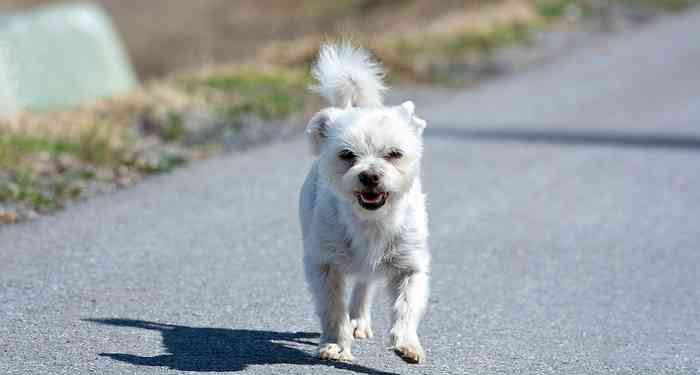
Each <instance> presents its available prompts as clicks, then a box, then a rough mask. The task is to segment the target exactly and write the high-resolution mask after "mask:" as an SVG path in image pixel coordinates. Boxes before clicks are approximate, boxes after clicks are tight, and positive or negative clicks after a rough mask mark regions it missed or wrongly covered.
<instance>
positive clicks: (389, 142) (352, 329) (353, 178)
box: [299, 43, 430, 363]
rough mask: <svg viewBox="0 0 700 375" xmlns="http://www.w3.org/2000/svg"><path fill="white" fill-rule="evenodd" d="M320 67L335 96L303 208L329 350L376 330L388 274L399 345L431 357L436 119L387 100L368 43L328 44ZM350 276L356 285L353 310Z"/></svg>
mask: <svg viewBox="0 0 700 375" xmlns="http://www.w3.org/2000/svg"><path fill="white" fill-rule="evenodd" d="M312 73H313V76H314V78H316V80H317V81H318V85H317V86H314V87H312V89H313V90H314V91H316V92H317V93H319V94H320V95H322V96H323V97H325V98H326V99H327V100H328V101H329V102H330V105H331V107H328V108H325V109H323V110H321V111H320V112H318V113H317V114H316V115H314V116H313V117H312V118H311V120H310V121H309V124H308V126H307V129H306V132H307V135H308V138H309V139H310V142H311V145H312V149H313V152H314V154H315V155H317V156H318V158H317V160H316V161H315V162H314V164H313V166H312V167H311V171H310V172H309V174H308V176H307V178H306V181H305V183H304V186H303V188H302V191H301V198H300V207H299V208H300V219H301V224H302V232H303V237H304V268H305V273H306V279H307V282H308V284H309V287H310V289H311V292H312V294H313V297H314V301H315V304H316V312H317V314H318V315H319V317H320V320H321V326H322V330H323V333H322V335H321V341H320V345H319V348H318V354H319V357H320V358H322V359H332V360H345V361H349V360H352V354H351V351H350V345H351V343H352V341H353V338H355V339H361V338H369V337H371V336H372V329H371V326H370V302H371V298H372V291H373V289H374V286H375V284H376V283H377V282H378V281H380V280H385V281H386V285H387V287H388V290H389V295H390V297H391V298H392V302H393V305H392V328H391V340H392V343H391V344H392V348H393V349H394V351H395V352H396V353H397V354H398V355H399V356H400V357H401V358H403V359H404V360H405V361H407V362H410V363H415V362H420V361H423V360H424V359H425V352H424V350H423V347H422V346H421V343H420V341H419V339H418V335H417V333H416V330H417V328H418V323H419V321H420V319H421V317H422V315H423V311H424V309H425V306H426V302H427V298H428V269H429V263H430V255H429V252H428V246H427V237H428V228H427V214H426V211H425V197H424V195H423V193H422V191H421V182H420V178H419V175H420V162H421V155H422V151H423V140H422V133H423V129H424V128H425V126H426V123H425V121H423V120H422V119H420V118H418V117H417V116H416V115H415V113H414V105H413V103H412V102H410V101H408V102H405V103H403V104H401V105H399V106H396V107H387V106H384V105H383V104H382V92H383V91H384V90H385V89H386V87H385V86H384V84H383V82H382V81H383V75H384V72H383V70H382V69H381V67H380V66H379V65H378V63H376V62H375V61H374V60H372V58H371V57H370V56H369V54H368V53H367V52H366V51H365V50H363V49H360V48H356V47H353V46H352V45H350V44H349V43H344V44H339V45H324V46H322V47H321V51H320V54H319V58H318V62H317V63H316V65H315V66H314V68H313V71H312ZM363 181H364V182H363ZM349 277H353V278H354V280H355V287H354V290H353V292H352V296H351V298H350V306H349V312H348V311H347V309H346V305H345V301H344V300H345V296H344V289H345V284H346V280H347V279H348V278H349Z"/></svg>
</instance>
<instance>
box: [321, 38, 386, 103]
mask: <svg viewBox="0 0 700 375" xmlns="http://www.w3.org/2000/svg"><path fill="white" fill-rule="evenodd" d="M311 74H312V75H313V77H314V78H315V79H316V80H317V81H318V85H316V86H312V87H311V89H312V90H313V91H315V92H316V93H318V94H319V95H321V96H322V97H324V98H326V100H328V102H329V103H330V105H332V106H334V107H341V108H345V107H347V106H350V105H352V106H358V107H378V106H381V105H382V92H383V91H384V90H386V86H384V83H383V82H382V79H383V78H384V71H383V70H382V67H381V66H380V65H379V63H377V62H376V61H374V60H373V59H372V57H371V56H370V55H369V54H368V53H367V51H365V50H364V49H360V48H356V47H354V46H353V45H352V44H350V43H343V44H340V45H332V44H326V45H323V46H321V51H320V52H319V56H318V62H317V63H316V65H315V66H314V68H313V69H312V70H311Z"/></svg>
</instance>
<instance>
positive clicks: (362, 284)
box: [350, 281, 373, 339]
mask: <svg viewBox="0 0 700 375" xmlns="http://www.w3.org/2000/svg"><path fill="white" fill-rule="evenodd" d="M372 289H373V288H372V283H371V282H370V281H358V282H357V283H356V284H355V288H354V289H353V291H352V297H351V298H350V325H351V326H352V330H353V336H354V337H355V338H356V339H369V338H371V337H372V322H371V318H370V305H371V304H372Z"/></svg>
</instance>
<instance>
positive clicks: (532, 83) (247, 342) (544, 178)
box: [0, 12, 700, 374]
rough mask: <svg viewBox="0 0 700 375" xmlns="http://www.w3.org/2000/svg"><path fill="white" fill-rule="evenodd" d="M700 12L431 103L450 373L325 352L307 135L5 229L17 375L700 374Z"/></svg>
mask: <svg viewBox="0 0 700 375" xmlns="http://www.w3.org/2000/svg"><path fill="white" fill-rule="evenodd" d="M697 35H700V13H698V12H695V13H691V14H687V15H685V16H681V17H678V18H673V19H667V20H665V21H663V22H661V23H660V24H657V25H654V26H651V27H649V28H647V29H645V30H642V31H640V32H635V33H629V34H625V35H619V36H617V37H614V38H612V39H610V40H607V41H605V42H601V43H598V44H596V45H592V46H589V47H586V48H583V49H580V50H578V51H576V52H574V53H572V54H570V55H569V56H567V57H563V58H561V59H559V60H558V61H557V62H554V63H551V64H549V65H548V66H545V67H541V68H537V69H533V70H531V71H529V72H526V73H523V74H520V75H518V76H516V77H512V78H509V79H504V80H499V81H494V82H492V83H489V84H487V85H485V86H482V87H481V88H479V89H476V90H469V91H465V92H461V93H454V94H450V95H441V96H432V97H426V98H424V99H425V100H419V103H418V110H419V113H422V114H423V115H424V116H425V117H427V118H428V120H429V121H430V123H431V124H430V125H429V126H430V127H431V128H430V130H429V131H427V133H426V137H427V143H426V147H427V156H426V160H425V172H424V181H425V182H424V183H425V185H426V188H427V191H428V194H429V195H428V200H429V211H430V214H431V246H432V249H433V254H434V268H433V281H432V289H433V292H432V297H431V300H430V307H429V310H428V313H427V316H426V319H425V320H424V322H423V324H422V326H421V328H420V333H421V335H422V338H423V342H424V345H425V347H426V349H427V353H428V362H427V363H426V364H424V365H419V366H408V365H406V364H404V363H403V362H402V361H401V360H399V359H398V358H396V357H395V356H394V355H393V354H392V353H391V352H390V351H389V350H388V349H387V343H388V335H387V333H386V331H387V329H388V322H387V309H386V305H385V304H384V301H383V300H380V301H378V303H377V304H376V306H375V308H374V315H375V317H376V319H375V333H376V337H375V338H374V339H373V340H371V341H369V342H358V343H356V345H355V347H354V349H353V352H354V354H355V357H356V361H355V362H354V363H352V364H334V363H327V362H319V361H317V360H316V359H314V357H313V354H314V343H315V342H317V340H318V326H317V323H316V320H315V318H314V316H313V313H312V308H311V305H310V303H309V301H310V297H309V295H308V293H307V292H306V289H305V286H304V282H303V276H302V271H301V240H300V234H299V232H300V231H299V228H298V223H297V219H296V217H297V215H296V200H297V192H298V189H299V187H300V185H301V182H302V180H303V177H304V174H305V173H306V170H307V167H308V165H309V163H310V158H309V156H308V154H307V152H306V147H305V145H304V144H303V142H302V141H301V140H298V139H297V140H293V141H290V142H285V143H277V144H273V145H269V146H265V147H261V148H257V149H254V150H250V151H247V152H244V153H239V154H235V155H229V156H225V157H221V158H217V159H213V160H209V161H204V162H201V163H197V164H195V165H193V166H191V167H188V168H184V169H180V170H178V171H176V172H175V173H173V174H170V175H167V176H162V177H158V178H154V179H151V180H149V181H147V182H146V183H143V184H141V185H139V186H137V187H135V188H132V189H129V190H125V191H121V192H118V193H116V194H113V195H109V196H103V197H99V198H96V199H93V200H90V201H89V202H86V203H84V204H80V205H79V206H77V207H74V208H72V209H70V210H66V211H64V212H61V213H58V214H56V215H54V216H50V217H44V218H41V219H39V220H36V221H34V222H31V223H27V224H22V225H16V226H11V227H5V228H3V229H1V230H0V249H1V251H0V373H2V374H63V373H65V374H83V373H97V374H124V373H176V372H185V371H192V372H219V371H220V372H239V371H240V372H244V373H245V372H248V373H259V374H263V373H265V374H312V373H330V372H338V373H353V372H355V373H366V374H370V373H380V374H381V373H391V374H394V373H396V374H404V373H408V374H413V373H415V374H419V373H420V374H423V373H436V374H447V373H459V374H495V373H502V374H521V373H522V374H548V373H551V374H597V373H615V374H698V373H700V293H699V287H700V273H699V272H700V271H699V269H700V252H699V250H700V249H699V248H698V247H699V246H700V127H699V125H700V124H699V121H700V43H698V39H697Z"/></svg>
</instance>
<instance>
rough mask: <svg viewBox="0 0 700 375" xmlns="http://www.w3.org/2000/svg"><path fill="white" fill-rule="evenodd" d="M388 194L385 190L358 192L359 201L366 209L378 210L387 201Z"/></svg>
mask: <svg viewBox="0 0 700 375" xmlns="http://www.w3.org/2000/svg"><path fill="white" fill-rule="evenodd" d="M388 195H389V193H386V192H383V191H361V192H359V193H357V201H358V203H360V206H362V208H364V209H366V210H378V209H379V208H381V207H382V206H383V205H384V204H385V203H386V198H387V196H388Z"/></svg>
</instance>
